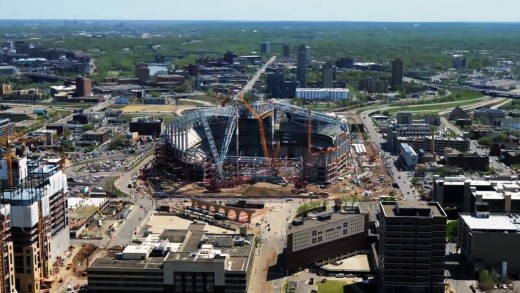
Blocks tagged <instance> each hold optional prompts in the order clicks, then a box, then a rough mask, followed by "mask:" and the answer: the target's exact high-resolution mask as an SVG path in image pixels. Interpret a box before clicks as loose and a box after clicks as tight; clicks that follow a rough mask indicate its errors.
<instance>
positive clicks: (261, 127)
mask: <svg viewBox="0 0 520 293" xmlns="http://www.w3.org/2000/svg"><path fill="white" fill-rule="evenodd" d="M238 99H239V100H240V102H241V103H242V104H243V105H244V106H245V107H246V109H247V110H248V111H249V112H251V114H253V116H255V119H256V121H257V122H258V130H259V132H260V142H261V144H262V152H263V153H264V157H266V158H271V155H270V154H269V149H268V148H267V139H266V136H265V128H264V122H263V120H262V117H261V116H260V115H259V114H258V113H256V111H255V110H254V109H253V107H251V105H249V103H248V102H247V101H246V100H245V99H244V97H242V96H238Z"/></svg>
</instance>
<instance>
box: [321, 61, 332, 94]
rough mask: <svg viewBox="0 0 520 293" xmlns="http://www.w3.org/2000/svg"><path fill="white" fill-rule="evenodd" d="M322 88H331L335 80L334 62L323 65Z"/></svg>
mask: <svg viewBox="0 0 520 293" xmlns="http://www.w3.org/2000/svg"><path fill="white" fill-rule="evenodd" d="M321 80H322V88H331V87H332V82H333V81H334V67H333V66H332V63H330V62H325V64H323V66H322V67H321Z"/></svg>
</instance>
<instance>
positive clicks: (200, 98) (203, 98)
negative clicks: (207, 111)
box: [179, 95, 216, 104]
mask: <svg viewBox="0 0 520 293" xmlns="http://www.w3.org/2000/svg"><path fill="white" fill-rule="evenodd" d="M189 99H190V100H196V101H204V102H210V103H214V104H215V103H216V102H215V98H213V97H212V96H206V95H200V96H191V97H189ZM180 101H182V99H179V102H180Z"/></svg>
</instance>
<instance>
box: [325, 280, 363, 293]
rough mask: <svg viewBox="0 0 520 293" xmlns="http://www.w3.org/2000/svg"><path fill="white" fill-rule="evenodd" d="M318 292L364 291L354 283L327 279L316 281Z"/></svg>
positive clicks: (358, 292)
mask: <svg viewBox="0 0 520 293" xmlns="http://www.w3.org/2000/svg"><path fill="white" fill-rule="evenodd" d="M318 292H320V293H365V291H364V290H363V289H361V288H360V287H359V286H358V285H356V284H349V283H346V282H342V281H331V280H328V281H327V282H325V283H321V282H319V283H318Z"/></svg>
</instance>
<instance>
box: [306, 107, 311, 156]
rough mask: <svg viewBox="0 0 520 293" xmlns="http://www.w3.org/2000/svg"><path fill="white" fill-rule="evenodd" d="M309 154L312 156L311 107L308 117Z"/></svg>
mask: <svg viewBox="0 0 520 293" xmlns="http://www.w3.org/2000/svg"><path fill="white" fill-rule="evenodd" d="M307 156H308V157H309V158H310V157H311V156H312V112H311V109H309V118H308V119H307Z"/></svg>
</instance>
